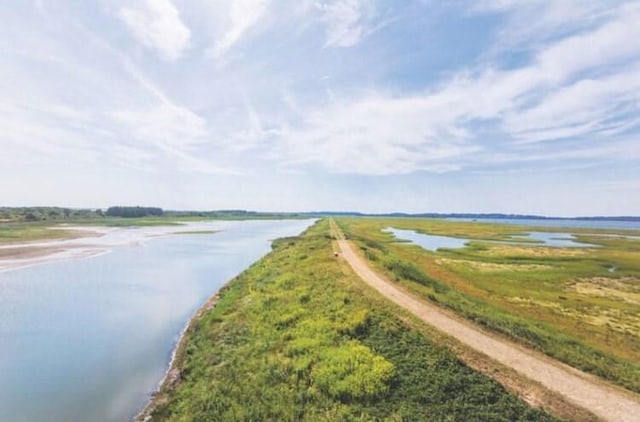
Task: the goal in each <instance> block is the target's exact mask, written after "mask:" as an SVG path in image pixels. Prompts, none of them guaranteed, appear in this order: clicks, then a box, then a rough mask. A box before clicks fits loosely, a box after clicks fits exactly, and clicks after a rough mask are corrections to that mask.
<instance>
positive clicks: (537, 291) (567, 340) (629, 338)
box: [338, 218, 640, 391]
mask: <svg viewBox="0 0 640 422" xmlns="http://www.w3.org/2000/svg"><path fill="white" fill-rule="evenodd" d="M338 223H339V224H340V226H341V227H342V229H343V231H344V232H345V233H346V234H347V236H348V237H349V238H351V239H352V240H354V241H355V242H356V243H357V244H358V245H359V246H360V248H361V250H362V252H363V254H364V256H365V257H367V258H368V259H369V260H370V261H371V263H372V265H374V266H375V267H376V268H377V269H378V270H379V271H381V272H384V273H386V274H387V275H388V276H389V277H390V278H392V279H394V280H396V281H398V282H399V283H402V284H403V285H404V286H406V287H407V288H409V289H410V290H412V291H414V292H416V293H418V294H419V295H421V296H423V297H425V298H428V299H430V300H432V301H434V302H437V303H440V304H441V305H443V306H445V307H448V308H451V309H453V310H455V311H457V312H458V313H460V314H461V315H464V316H465V317H467V318H469V319H471V320H473V321H475V322H477V323H479V324H482V325H484V326H486V327H487V328H489V329H492V330H495V331H497V332H500V333H503V334H505V335H507V336H509V337H512V338H514V339H516V340H518V341H520V342H523V343H525V344H527V345H529V346H531V347H534V348H536V349H538V350H541V351H543V352H545V353H547V354H549V355H551V356H553V357H556V358H558V359H560V360H562V361H564V362H566V363H568V364H570V365H572V366H575V367H578V368H580V369H583V370H586V371H588V372H592V373H594V374H596V375H599V376H602V377H604V378H606V379H609V380H611V381H614V382H616V383H618V384H619V385H621V386H624V387H627V388H629V389H631V390H634V391H640V305H639V303H638V299H639V293H640V292H639V288H640V240H638V239H635V240H634V239H626V238H620V237H604V236H593V235H589V233H591V234H592V233H600V234H602V233H607V232H608V231H603V230H592V229H581V230H577V232H578V233H579V235H578V236H579V238H580V239H581V240H584V241H588V242H589V243H593V244H596V245H598V246H599V247H597V248H549V247H542V246H531V245H527V244H518V245H509V244H499V243H491V242H487V241H486V240H489V239H493V240H507V239H508V236H509V235H514V234H524V233H526V232H527V231H531V230H542V231H549V229H547V228H540V227H537V228H525V227H522V228H521V227H514V226H507V225H499V224H485V223H474V222H460V221H446V220H429V219H408V218H405V219H370V218H367V219H347V218H342V219H339V220H338ZM387 227H394V228H400V229H411V230H416V231H418V232H423V233H428V234H438V235H446V236H456V237H464V238H470V239H472V241H471V243H470V244H469V246H467V247H465V248H463V249H448V250H447V249H442V250H438V251H436V252H430V251H427V250H425V249H423V248H421V247H419V246H414V245H408V244H407V243H406V242H405V243H400V242H397V239H395V238H394V237H393V236H392V235H391V234H390V233H386V232H383V229H384V228H387ZM553 230H554V231H558V232H567V231H569V232H576V230H574V229H567V228H553ZM610 233H617V234H621V233H625V234H631V235H638V233H637V232H624V231H620V230H615V231H611V232H610ZM611 268H615V271H614V272H610V269H611Z"/></svg>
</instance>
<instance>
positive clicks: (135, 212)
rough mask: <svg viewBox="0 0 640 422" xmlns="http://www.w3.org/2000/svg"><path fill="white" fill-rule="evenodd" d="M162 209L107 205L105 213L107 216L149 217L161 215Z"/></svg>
mask: <svg viewBox="0 0 640 422" xmlns="http://www.w3.org/2000/svg"><path fill="white" fill-rule="evenodd" d="M163 214H164V211H163V210H162V208H156V207H109V209H107V212H106V215H107V216H108V217H124V218H136V217H149V216H156V217H158V216H162V215H163Z"/></svg>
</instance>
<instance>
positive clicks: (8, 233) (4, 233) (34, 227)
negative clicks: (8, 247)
mask: <svg viewBox="0 0 640 422" xmlns="http://www.w3.org/2000/svg"><path fill="white" fill-rule="evenodd" d="M51 226H52V224H51V223H0V243H14V242H30V241H35V240H50V239H64V238H68V237H73V236H74V232H72V231H71V230H49V227H51ZM75 235H76V236H77V233H75Z"/></svg>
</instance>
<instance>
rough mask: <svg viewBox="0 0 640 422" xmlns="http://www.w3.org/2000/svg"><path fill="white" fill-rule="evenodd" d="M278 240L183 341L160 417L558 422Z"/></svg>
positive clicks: (298, 244) (319, 236)
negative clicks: (527, 404) (175, 372)
mask: <svg viewBox="0 0 640 422" xmlns="http://www.w3.org/2000/svg"><path fill="white" fill-rule="evenodd" d="M327 233H328V223H327V222H326V221H321V222H320V223H318V224H316V225H315V226H314V227H312V228H311V229H309V230H308V231H307V232H306V233H305V234H304V235H302V236H300V237H297V238H286V239H280V240H278V241H277V242H275V243H274V250H273V251H272V253H271V254H269V255H268V256H267V257H265V258H264V259H262V260H261V261H259V262H257V263H256V264H254V265H253V266H252V267H251V268H249V269H248V270H247V271H246V272H244V273H243V274H241V275H240V276H238V277H237V278H236V279H234V280H233V281H232V282H230V283H229V285H228V286H227V287H225V288H224V289H223V291H221V293H220V295H219V296H220V298H219V301H218V303H217V305H216V306H215V308H213V309H212V310H211V311H208V312H204V313H203V314H202V316H201V317H200V318H198V319H197V320H196V321H194V322H193V323H192V324H191V326H190V328H189V330H187V332H186V333H185V338H184V341H183V343H182V347H181V349H180V351H179V353H178V354H177V360H176V368H177V369H178V370H179V371H180V376H179V379H178V381H177V382H176V383H175V385H174V386H173V387H172V388H170V387H166V388H165V389H164V390H163V391H162V392H161V393H160V394H159V396H158V397H157V403H158V405H157V406H156V408H155V410H154V411H153V413H152V418H153V420H176V421H182V420H184V421H186V420H198V421H227V420H234V421H242V420H246V421H249V420H254V421H258V420H260V421H262V420H273V421H294V420H295V421H299V420H313V421H316V420H320V421H322V420H325V421H336V420H346V421H350V420H351V421H356V420H357V421H365V420H366V421H369V420H398V421H400V420H403V421H421V420H434V421H438V420H469V421H485V420H504V421H512V420H531V421H533V420H535V421H539V420H551V419H552V418H551V417H550V416H548V415H547V414H545V413H543V412H542V411H540V410H536V409H532V408H530V407H528V406H526V405H525V404H524V403H523V402H521V401H520V400H519V399H517V398H516V397H515V396H513V395H511V394H509V393H507V392H506V391H505V390H504V389H503V388H502V387H501V386H500V385H498V384H497V383H495V382H494V381H492V380H491V379H489V378H487V377H486V376H484V375H481V374H479V373H477V372H474V371H472V370H471V369H469V368H468V367H467V366H465V365H464V364H463V363H462V362H460V361H459V360H458V359H457V358H456V357H455V355H454V354H453V353H452V352H450V351H449V350H448V349H446V348H445V347H443V346H439V345H437V344H435V343H434V342H432V341H431V340H429V339H428V338H426V337H425V336H424V335H423V334H421V333H420V332H419V331H417V330H416V329H414V328H410V327H409V326H407V325H406V324H405V323H404V322H402V321H401V319H400V318H399V317H398V316H396V315H395V313H396V312H398V310H397V308H395V307H393V306H392V305H389V304H387V302H385V301H384V300H383V299H382V298H379V299H378V298H377V296H372V295H371V294H370V293H369V290H367V289H368V288H367V287H366V286H365V285H364V284H363V283H362V282H361V281H360V280H358V279H357V277H356V276H355V275H353V274H352V273H351V272H350V271H348V270H347V269H346V268H345V267H344V266H343V265H344V264H342V263H341V261H340V260H337V259H336V258H335V257H334V256H333V254H332V248H331V238H330V237H329V236H328V234H327Z"/></svg>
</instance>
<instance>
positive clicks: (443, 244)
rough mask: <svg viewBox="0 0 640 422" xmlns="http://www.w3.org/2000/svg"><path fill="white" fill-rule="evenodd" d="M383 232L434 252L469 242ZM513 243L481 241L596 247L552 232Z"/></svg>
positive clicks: (520, 237) (533, 234)
mask: <svg viewBox="0 0 640 422" xmlns="http://www.w3.org/2000/svg"><path fill="white" fill-rule="evenodd" d="M384 231H386V232H390V233H392V234H393V235H394V236H395V237H396V238H398V239H400V240H406V241H410V242H411V243H413V244H415V245H418V246H421V247H422V248H424V249H426V250H428V251H432V252H435V251H437V250H438V249H459V248H464V247H465V246H466V245H467V244H468V243H469V242H470V241H471V240H473V239H465V238H459V237H452V236H441V235H432V234H424V233H418V232H416V231H414V230H401V229H396V228H392V227H388V228H386V229H385V230H384ZM512 239H513V241H508V240H505V241H491V240H482V241H483V242H489V243H500V244H508V245H520V246H547V247H554V248H594V247H598V246H597V245H592V244H589V243H583V242H578V241H577V240H576V239H575V237H574V236H573V235H572V234H571V233H553V232H529V233H526V234H523V235H516V236H512Z"/></svg>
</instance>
